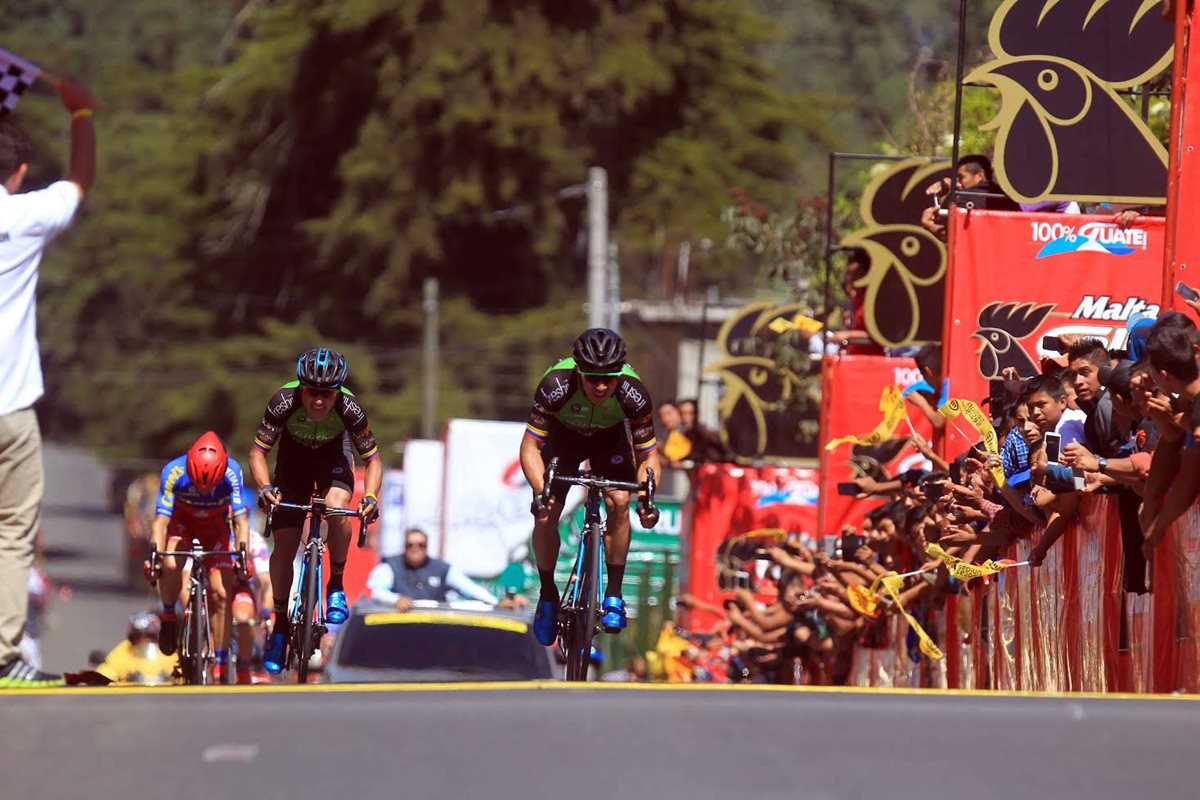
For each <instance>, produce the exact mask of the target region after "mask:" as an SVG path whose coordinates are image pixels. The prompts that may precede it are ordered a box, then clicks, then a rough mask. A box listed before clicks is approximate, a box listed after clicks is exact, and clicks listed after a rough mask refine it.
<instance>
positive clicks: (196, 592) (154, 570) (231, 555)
mask: <svg viewBox="0 0 1200 800" xmlns="http://www.w3.org/2000/svg"><path fill="white" fill-rule="evenodd" d="M166 556H173V557H175V558H178V559H185V558H190V559H191V561H192V568H191V570H190V574H189V577H188V603H187V608H186V609H185V610H184V620H183V625H182V626H181V628H180V632H179V644H178V645H177V648H176V652H178V653H179V665H178V666H177V667H176V669H177V670H178V672H179V674H180V676H181V677H182V679H183V682H184V683H185V684H189V685H192V686H207V685H208V684H209V683H211V682H212V670H211V669H210V667H211V666H212V664H213V662H214V661H215V660H216V652H217V651H216V647H215V645H214V644H213V634H212V616H211V615H210V614H209V611H208V599H209V598H208V588H209V570H211V569H235V570H237V573H238V577H240V578H241V579H242V580H248V578H249V574H250V566H249V564H250V562H249V560H248V558H247V556H246V546H245V545H244V544H242V545H239V546H238V549H237V552H230V551H228V550H205V549H203V548H202V547H201V546H200V540H199V539H192V546H191V548H189V549H187V550H159V549H158V547H156V546H154V545H151V547H150V581H151V583H156V582H157V581H158V578H159V576H160V575H162V560H163V558H164V557H166ZM218 559H219V561H218Z"/></svg>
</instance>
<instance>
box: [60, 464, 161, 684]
mask: <svg viewBox="0 0 1200 800" xmlns="http://www.w3.org/2000/svg"><path fill="white" fill-rule="evenodd" d="M43 452H44V458H45V469H46V495H45V501H44V502H43V504H42V527H43V530H44V533H45V540H44V546H45V559H46V561H45V563H46V571H47V572H48V573H49V575H50V579H51V581H52V582H53V583H54V584H55V586H56V589H57V592H56V595H55V596H54V597H53V598H52V600H51V602H50V608H49V612H48V614H47V617H46V620H45V623H44V630H43V633H42V637H41V638H42V662H43V667H44V668H45V669H47V670H48V671H51V672H64V671H66V672H77V671H79V670H81V669H85V668H86V667H87V665H88V654H89V653H90V652H91V651H92V650H104V651H108V650H109V649H110V648H112V647H113V646H114V645H116V644H117V643H118V642H120V641H121V639H123V638H124V637H125V631H126V627H127V625H128V622H129V615H130V614H132V613H134V612H135V611H138V610H142V609H146V608H151V607H153V606H154V605H156V603H155V602H154V598H153V597H151V596H150V595H149V594H137V593H133V592H130V591H129V590H128V589H126V588H125V583H124V576H123V573H122V569H123V561H122V557H123V550H122V547H123V545H124V535H125V534H124V530H123V527H122V525H123V521H122V519H121V517H120V516H118V515H114V514H111V513H109V511H108V507H107V503H106V492H107V487H108V484H107V480H108V473H107V471H106V470H105V469H104V467H103V466H102V465H101V464H99V463H98V462H97V461H96V459H95V458H94V457H92V456H91V455H89V454H87V453H85V452H83V451H81V450H76V449H73V448H67V447H63V446H60V445H51V444H48V445H46V447H45V449H44V451H43Z"/></svg>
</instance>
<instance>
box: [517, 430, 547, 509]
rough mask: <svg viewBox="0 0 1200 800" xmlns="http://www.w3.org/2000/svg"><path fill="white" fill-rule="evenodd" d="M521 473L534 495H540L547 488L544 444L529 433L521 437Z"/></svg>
mask: <svg viewBox="0 0 1200 800" xmlns="http://www.w3.org/2000/svg"><path fill="white" fill-rule="evenodd" d="M521 471H522V472H524V473H525V480H527V481H529V485H530V486H531V487H532V488H533V493H534V494H538V495H540V494H541V493H542V490H543V489H544V488H545V487H544V486H543V483H544V482H545V479H546V463H545V461H543V459H542V443H541V442H539V441H538V440H537V439H535V438H533V437H532V436H530V435H529V434H528V433H526V434H525V435H524V436H522V437H521Z"/></svg>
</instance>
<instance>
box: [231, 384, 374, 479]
mask: <svg viewBox="0 0 1200 800" xmlns="http://www.w3.org/2000/svg"><path fill="white" fill-rule="evenodd" d="M285 434H286V436H287V437H288V438H289V439H291V440H292V441H293V442H295V443H296V444H298V445H300V446H301V447H303V448H306V449H308V450H320V449H321V448H323V447H325V446H327V445H329V444H331V443H333V442H339V441H342V440H343V439H344V437H345V436H346V435H347V434H349V435H350V439H351V441H352V442H353V443H354V449H355V450H357V451H358V454H359V455H360V456H362V459H363V461H370V460H371V459H373V458H375V457H377V456H378V455H379V448H378V447H377V446H376V444H375V434H373V433H372V432H371V425H370V423H368V422H367V412H365V411H363V407H362V406H361V405H359V403H358V399H357V398H355V396H354V393H353V392H351V391H350V390H349V389H347V388H346V387H345V386H343V387H342V388H341V389H340V390H339V391H338V395H337V400H336V401H335V402H334V405H333V410H332V411H330V412H329V416H327V417H326V418H325V419H323V420H320V421H317V420H313V419H309V417H308V414H307V413H305V411H304V404H303V403H302V402H300V381H291V382H290V383H285V384H284V385H283V386H281V387H279V391H277V392H275V394H274V395H272V396H271V400H270V401H269V402H268V403H267V410H266V412H265V413H264V414H263V418H262V422H260V423H259V424H258V431H257V432H256V433H255V436H254V446H255V447H257V448H258V449H259V450H262V451H263V452H264V453H265V452H268V451H269V450H270V449H271V448H272V447H274V446H275V443H276V442H277V441H279V437H280V436H281V435H285Z"/></svg>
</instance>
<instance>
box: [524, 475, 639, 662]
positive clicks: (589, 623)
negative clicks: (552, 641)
mask: <svg viewBox="0 0 1200 800" xmlns="http://www.w3.org/2000/svg"><path fill="white" fill-rule="evenodd" d="M557 472H558V459H557V458H554V459H551V460H550V463H549V464H548V465H547V468H546V482H545V488H544V489H543V490H542V497H541V501H542V503H543V504H546V503H548V502H549V500H550V497H551V495H552V487H553V485H554V482H555V481H559V482H561V483H568V484H574V485H576V486H583V487H584V488H586V489H587V501H586V502H587V505H586V510H585V513H584V522H583V530H582V531H581V532H580V535H579V550H578V552H577V553H576V555H575V565H574V566H573V567H572V569H571V577H570V578H569V579H568V582H567V587H566V591H564V592H563V593H562V595H563V596H564V597H565V598H566V600H565V601H564V602H563V603H562V605H561V606H560V607H559V619H558V624H559V641H560V644H561V645H562V649H563V652H564V653H565V654H566V657H567V666H566V675H565V677H566V679H567V680H568V681H586V680H587V670H588V664H589V663H590V660H591V659H590V656H591V650H592V639H593V637H594V636H595V635H596V631H597V628H598V619H597V618H598V616H599V613H598V609H599V607H600V604H601V596H602V595H601V591H602V589H601V584H600V581H601V577H602V575H601V573H602V564H604V533H605V526H606V523H605V520H603V519H602V518H601V516H600V503H601V500H602V498H603V496H604V492H605V491H606V490H610V489H615V490H620V491H629V492H645V493H646V497H645V499H644V500H641V501H639V506H641V507H642V508H649V509H652V508H653V507H654V470H647V476H646V481H645V482H644V483H632V482H627V481H614V480H608V479H607V478H597V477H593V476H592V475H591V474H590V473H584V474H583V475H579V476H574V475H558V474H557Z"/></svg>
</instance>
